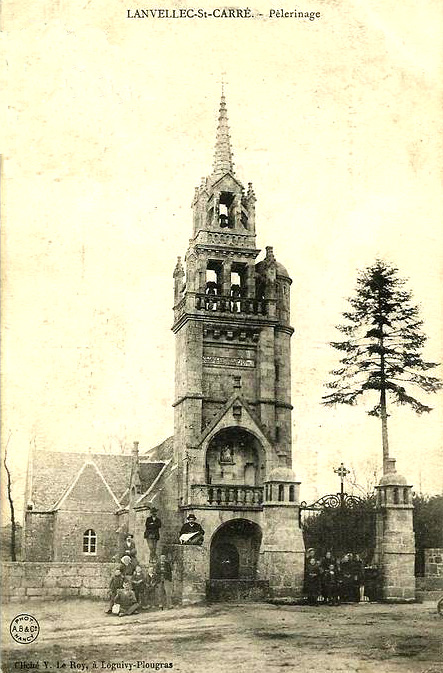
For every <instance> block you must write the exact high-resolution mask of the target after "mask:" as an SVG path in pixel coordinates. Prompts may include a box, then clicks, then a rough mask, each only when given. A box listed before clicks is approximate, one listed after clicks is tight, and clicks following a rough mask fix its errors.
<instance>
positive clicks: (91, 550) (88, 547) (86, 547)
mask: <svg viewBox="0 0 443 673" xmlns="http://www.w3.org/2000/svg"><path fill="white" fill-rule="evenodd" d="M83 553H84V554H96V553H97V535H96V532H95V530H93V529H92V528H88V530H85V532H84V533H83Z"/></svg>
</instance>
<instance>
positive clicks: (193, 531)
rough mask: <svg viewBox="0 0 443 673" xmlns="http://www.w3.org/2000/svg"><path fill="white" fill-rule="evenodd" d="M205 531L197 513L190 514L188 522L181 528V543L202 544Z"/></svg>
mask: <svg viewBox="0 0 443 673" xmlns="http://www.w3.org/2000/svg"><path fill="white" fill-rule="evenodd" d="M204 536H205V531H204V530H203V528H202V527H201V525H200V524H199V523H198V522H197V519H196V516H195V514H188V516H187V518H186V522H185V523H184V524H183V526H182V527H181V528H180V538H179V539H180V544H192V545H202V544H203V539H204Z"/></svg>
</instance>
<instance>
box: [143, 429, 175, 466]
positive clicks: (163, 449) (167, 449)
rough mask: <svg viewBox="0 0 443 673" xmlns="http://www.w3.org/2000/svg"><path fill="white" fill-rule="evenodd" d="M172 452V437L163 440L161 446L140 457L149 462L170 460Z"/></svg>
mask: <svg viewBox="0 0 443 673" xmlns="http://www.w3.org/2000/svg"><path fill="white" fill-rule="evenodd" d="M173 451H174V435H171V437H168V438H167V439H165V440H164V441H163V442H162V443H161V444H158V445H157V446H154V448H152V449H149V450H148V451H146V453H144V454H142V457H145V456H146V458H149V460H154V461H155V460H163V461H166V460H171V458H172V456H173Z"/></svg>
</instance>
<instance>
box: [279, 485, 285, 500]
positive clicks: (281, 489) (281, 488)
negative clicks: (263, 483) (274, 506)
mask: <svg viewBox="0 0 443 673" xmlns="http://www.w3.org/2000/svg"><path fill="white" fill-rule="evenodd" d="M284 499H285V487H284V486H283V484H279V485H278V500H279V502H282V501H283V500H284Z"/></svg>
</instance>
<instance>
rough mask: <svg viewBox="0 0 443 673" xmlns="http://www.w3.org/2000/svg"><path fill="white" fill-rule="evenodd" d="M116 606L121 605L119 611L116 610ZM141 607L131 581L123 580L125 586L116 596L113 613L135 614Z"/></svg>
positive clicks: (122, 615)
mask: <svg viewBox="0 0 443 673" xmlns="http://www.w3.org/2000/svg"><path fill="white" fill-rule="evenodd" d="M115 606H118V607H119V610H118V611H117V610H115ZM139 609H140V604H139V603H138V601H137V599H136V597H135V593H134V591H133V590H132V588H131V583H130V581H129V580H125V581H124V582H123V587H122V588H121V589H119V591H118V592H117V595H116V597H115V602H114V609H113V613H114V614H118V616H119V617H126V616H127V615H133V614H134V613H136V612H138V611H139Z"/></svg>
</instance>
